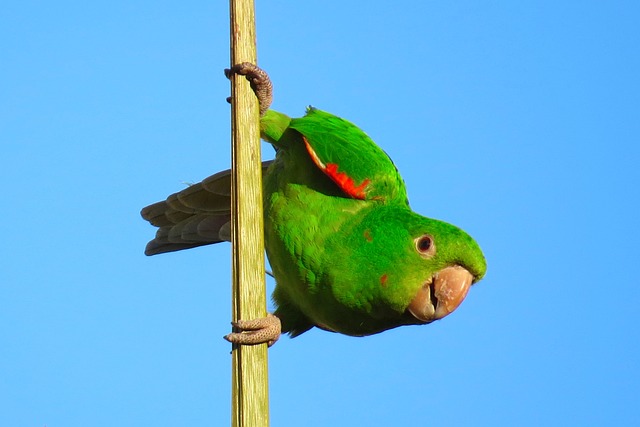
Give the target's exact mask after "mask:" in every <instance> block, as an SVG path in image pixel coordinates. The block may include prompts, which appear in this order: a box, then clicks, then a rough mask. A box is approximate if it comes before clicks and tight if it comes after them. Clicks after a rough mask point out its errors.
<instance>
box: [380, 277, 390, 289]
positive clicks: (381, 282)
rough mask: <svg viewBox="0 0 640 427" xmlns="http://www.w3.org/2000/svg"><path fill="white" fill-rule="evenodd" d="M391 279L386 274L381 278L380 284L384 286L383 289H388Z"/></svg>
mask: <svg viewBox="0 0 640 427" xmlns="http://www.w3.org/2000/svg"><path fill="white" fill-rule="evenodd" d="M388 278H389V277H388V276H387V275H386V274H383V275H382V276H380V284H381V285H382V287H383V288H386V287H387V279H388Z"/></svg>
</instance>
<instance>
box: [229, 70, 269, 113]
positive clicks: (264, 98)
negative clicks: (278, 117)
mask: <svg viewBox="0 0 640 427" xmlns="http://www.w3.org/2000/svg"><path fill="white" fill-rule="evenodd" d="M233 74H238V75H241V76H245V77H246V78H247V80H249V84H250V85H251V89H253V93H255V94H256V97H257V98H258V104H259V105H260V117H262V116H263V115H264V113H266V112H267V110H268V109H269V107H270V106H271V102H272V101H273V84H272V83H271V79H270V78H269V75H268V74H267V72H266V71H264V70H263V69H262V68H260V67H258V66H257V65H255V64H252V63H250V62H241V63H240V64H235V65H234V66H232V67H231V68H227V69H225V70H224V75H225V76H227V78H228V79H230V78H231V76H232V75H233ZM227 101H229V102H231V101H230V98H227Z"/></svg>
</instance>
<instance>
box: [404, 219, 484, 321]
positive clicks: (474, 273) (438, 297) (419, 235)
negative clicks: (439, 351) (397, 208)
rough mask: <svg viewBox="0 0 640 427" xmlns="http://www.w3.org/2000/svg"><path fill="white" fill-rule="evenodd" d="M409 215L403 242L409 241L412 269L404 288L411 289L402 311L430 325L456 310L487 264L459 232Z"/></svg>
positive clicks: (469, 237) (471, 241) (475, 245)
mask: <svg viewBox="0 0 640 427" xmlns="http://www.w3.org/2000/svg"><path fill="white" fill-rule="evenodd" d="M411 214H412V216H413V217H414V220H413V221H409V222H408V223H407V224H406V226H407V231H408V233H409V239H406V238H405V242H407V240H409V245H408V246H409V248H408V252H410V253H411V255H412V258H413V262H410V264H412V268H414V269H415V270H413V272H407V273H406V275H407V276H406V277H407V283H406V285H405V286H407V287H408V289H411V290H412V293H409V295H410V296H411V300H410V302H409V304H408V306H407V307H406V311H407V312H408V313H409V314H411V315H412V316H413V317H414V318H415V319H416V320H417V321H418V322H420V323H430V322H433V321H434V320H438V319H442V318H443V317H445V316H447V315H449V314H450V313H452V312H453V311H454V310H455V309H456V308H458V306H459V305H460V304H461V303H462V301H463V300H464V299H465V297H466V296H467V293H468V292H469V289H470V288H471V285H473V284H474V283H476V282H478V281H479V280H480V279H482V277H484V274H485V272H486V270H487V264H486V261H485V258H484V255H483V254H482V251H481V250H480V247H479V246H478V244H477V243H476V241H475V240H474V239H473V238H472V237H471V236H469V235H468V234H467V233H466V232H464V231H463V230H461V229H459V228H458V227H455V226H453V225H451V224H448V223H446V222H443V221H438V220H434V219H430V218H425V217H422V216H420V215H418V214H415V213H413V212H411ZM405 245H406V243H405ZM407 255H408V254H407ZM418 285H419V286H418ZM416 287H417V289H416Z"/></svg>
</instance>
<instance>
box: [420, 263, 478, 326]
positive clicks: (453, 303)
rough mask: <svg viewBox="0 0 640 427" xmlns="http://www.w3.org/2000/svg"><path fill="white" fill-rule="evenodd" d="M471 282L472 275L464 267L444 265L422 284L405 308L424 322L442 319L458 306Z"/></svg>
mask: <svg viewBox="0 0 640 427" xmlns="http://www.w3.org/2000/svg"><path fill="white" fill-rule="evenodd" d="M472 283H473V276H472V275H471V273H469V271H467V270H466V269H465V268H463V267H460V266H459V265H455V266H451V267H446V268H444V269H442V270H440V271H439V272H438V273H436V274H435V275H434V276H433V277H432V278H431V279H430V280H428V281H427V282H426V283H425V284H424V285H422V287H421V288H420V290H419V291H418V294H417V295H416V296H415V297H414V298H413V300H412V301H411V303H410V304H409V307H407V310H408V311H409V312H410V313H411V314H412V315H413V316H414V317H415V318H416V319H418V320H420V321H422V322H425V323H429V322H433V321H434V320H438V319H442V318H443V317H445V316H446V315H448V314H449V313H452V312H453V311H454V310H455V309H456V308H458V306H459V305H460V304H461V303H462V300H464V298H465V297H466V296H467V293H468V292H469V288H470V287H471V284H472Z"/></svg>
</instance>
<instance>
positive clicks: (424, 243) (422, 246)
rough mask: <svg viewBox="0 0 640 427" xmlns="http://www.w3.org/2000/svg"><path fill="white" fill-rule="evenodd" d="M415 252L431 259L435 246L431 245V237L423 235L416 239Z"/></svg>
mask: <svg viewBox="0 0 640 427" xmlns="http://www.w3.org/2000/svg"><path fill="white" fill-rule="evenodd" d="M415 242H416V250H417V251H418V252H419V253H420V255H423V256H427V257H432V256H433V255H435V253H436V245H435V243H433V237H431V236H429V235H428V234H425V235H423V236H420V237H418V238H417V239H416V240H415Z"/></svg>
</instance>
